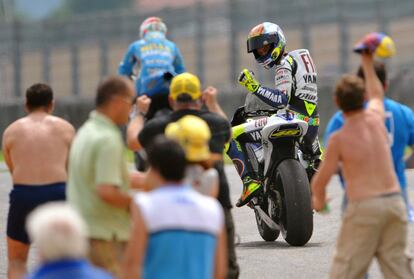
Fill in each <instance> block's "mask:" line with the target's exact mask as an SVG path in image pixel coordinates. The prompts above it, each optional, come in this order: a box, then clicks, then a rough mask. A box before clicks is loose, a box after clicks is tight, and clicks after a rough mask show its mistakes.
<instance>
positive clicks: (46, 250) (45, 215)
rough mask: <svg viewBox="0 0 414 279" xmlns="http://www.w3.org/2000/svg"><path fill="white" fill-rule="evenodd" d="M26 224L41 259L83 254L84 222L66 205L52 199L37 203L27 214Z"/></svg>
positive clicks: (64, 257) (84, 247)
mask: <svg viewBox="0 0 414 279" xmlns="http://www.w3.org/2000/svg"><path fill="white" fill-rule="evenodd" d="M26 226H27V231H28V233H29V236H30V239H31V240H32V242H33V243H35V245H36V247H37V249H38V253H39V255H40V257H41V259H42V261H44V262H50V261H55V260H59V259H79V258H85V257H86V254H87V252H88V242H87V236H86V235H87V234H86V225H85V223H84V221H83V220H82V219H81V217H80V216H79V214H78V213H77V212H76V211H75V210H74V209H73V208H71V207H70V206H69V205H67V204H65V203H63V202H54V203H48V204H45V205H42V206H39V207H38V208H37V209H35V210H34V211H33V212H32V213H31V214H30V215H29V217H28V220H27V223H26Z"/></svg>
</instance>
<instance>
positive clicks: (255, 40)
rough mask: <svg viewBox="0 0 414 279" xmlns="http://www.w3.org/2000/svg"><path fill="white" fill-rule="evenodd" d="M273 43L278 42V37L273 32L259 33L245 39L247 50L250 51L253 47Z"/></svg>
mask: <svg viewBox="0 0 414 279" xmlns="http://www.w3.org/2000/svg"><path fill="white" fill-rule="evenodd" d="M272 43H274V44H275V45H277V44H278V43H279V37H278V36H277V35H275V34H261V35H259V36H254V37H251V38H248V39H247V52H248V53H250V52H252V51H253V50H255V49H258V48H261V47H264V46H266V45H270V44H272Z"/></svg>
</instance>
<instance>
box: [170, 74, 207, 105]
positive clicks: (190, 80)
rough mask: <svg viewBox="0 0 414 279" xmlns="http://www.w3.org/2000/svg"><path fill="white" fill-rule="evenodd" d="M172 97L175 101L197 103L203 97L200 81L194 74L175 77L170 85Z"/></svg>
mask: <svg viewBox="0 0 414 279" xmlns="http://www.w3.org/2000/svg"><path fill="white" fill-rule="evenodd" d="M170 97H171V99H173V100H174V101H176V100H177V99H178V101H195V100H197V99H199V98H200V97H201V85H200V80H199V79H198V77H196V76H195V75H193V74H190V73H182V74H179V75H177V76H175V77H174V78H173V79H172V81H171V85H170Z"/></svg>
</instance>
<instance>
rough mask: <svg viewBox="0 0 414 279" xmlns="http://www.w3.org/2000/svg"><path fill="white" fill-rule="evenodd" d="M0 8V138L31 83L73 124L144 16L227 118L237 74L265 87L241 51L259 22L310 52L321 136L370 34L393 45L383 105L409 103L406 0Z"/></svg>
mask: <svg viewBox="0 0 414 279" xmlns="http://www.w3.org/2000/svg"><path fill="white" fill-rule="evenodd" d="M0 6H1V9H2V10H1V11H2V12H1V17H0V83H1V87H0V130H4V128H5V126H6V125H7V124H8V123H10V122H12V121H13V120H15V119H17V118H18V117H20V116H22V115H23V109H22V107H21V105H20V104H21V100H22V96H23V92H24V89H25V88H27V87H28V86H30V85H31V84H33V83H34V82H37V81H44V82H46V83H49V84H50V85H51V86H52V87H53V88H54V91H55V94H56V98H57V100H58V107H57V110H56V114H57V115H59V116H63V117H64V118H66V119H67V120H69V121H70V122H71V123H73V124H74V125H75V126H76V127H78V126H79V125H80V124H82V122H83V120H84V119H85V118H86V116H87V113H88V112H89V111H90V110H91V108H92V107H93V101H92V99H93V96H94V92H95V87H96V84H97V83H98V81H99V80H101V78H102V77H103V76H106V75H108V74H115V73H116V72H117V67H118V65H119V62H120V60H121V59H122V56H123V54H124V52H125V51H126V48H127V46H128V44H129V43H130V42H131V41H134V40H136V39H138V37H139V24H140V23H141V22H142V21H143V20H144V19H145V18H146V17H148V16H150V15H154V14H156V15H158V16H160V17H161V18H163V20H164V22H165V23H166V24H167V25H168V34H167V35H168V37H169V38H170V39H173V40H174V41H175V42H176V43H177V45H178V47H179V48H180V50H181V52H182V54H183V57H184V60H185V63H186V67H187V70H188V71H190V72H193V73H195V74H197V75H198V76H199V77H200V79H201V81H202V82H203V83H205V84H214V85H215V86H216V87H218V89H219V90H220V91H221V92H223V93H222V94H220V95H221V96H220V101H221V105H222V106H223V109H224V110H225V112H226V113H227V114H228V115H232V113H233V111H234V110H235V109H236V108H237V106H238V105H240V104H241V103H242V102H243V100H244V97H245V94H241V92H240V91H241V90H242V89H241V88H240V87H239V86H237V81H236V77H237V75H238V73H239V72H240V70H241V69H242V68H243V67H247V68H250V69H254V70H255V71H256V72H257V74H258V75H259V76H261V77H267V79H266V80H265V79H264V78H262V79H263V81H264V83H265V84H267V85H271V84H272V82H273V81H272V79H273V77H272V76H271V75H272V73H271V72H270V71H264V70H263V69H260V68H259V67H260V66H259V65H257V64H256V63H255V61H254V59H252V57H250V56H249V55H247V53H246V50H245V49H246V46H245V44H246V41H245V40H246V35H247V31H248V30H249V28H250V27H251V26H254V25H255V24H257V23H259V22H262V21H264V20H268V21H272V22H276V23H277V24H278V25H279V26H281V28H282V29H283V30H284V31H285V34H286V35H287V47H288V50H289V49H296V48H308V49H309V50H310V51H311V53H312V56H313V59H314V61H316V64H317V67H318V69H317V70H318V73H319V77H318V88H319V92H320V94H319V95H320V111H321V112H320V113H321V118H322V121H321V131H322V132H323V130H324V128H325V125H326V122H327V119H328V118H329V117H330V116H331V114H332V113H333V111H334V107H333V106H332V97H331V95H332V92H333V90H332V87H333V84H334V81H335V80H336V79H337V78H338V77H339V75H340V74H342V73H344V72H354V71H355V70H356V65H357V63H358V61H357V57H356V56H353V55H352V54H351V51H350V50H351V48H352V46H353V45H354V44H355V42H356V41H357V40H358V39H359V38H360V37H361V36H362V35H363V34H365V33H367V32H369V31H372V30H378V31H383V32H386V33H387V34H389V35H390V36H391V37H392V38H393V39H394V41H395V43H396V47H397V52H398V55H397V56H396V57H395V58H394V59H392V61H390V62H388V65H387V67H388V69H389V72H390V89H389V90H388V92H389V95H390V97H392V98H393V99H395V100H397V101H400V102H403V103H405V104H408V105H413V102H414V101H412V98H410V94H411V86H410V84H411V83H412V81H413V80H414V72H413V71H412V70H410V67H411V68H412V66H413V65H414V56H413V55H412V49H413V47H414V39H413V37H412V35H411V34H412V32H413V31H414V17H413V15H414V1H412V0H395V1H387V0H312V1H308V0H294V1H283V0H256V1H248V0H170V1H167V0H162V1H161V0H158V1H150V0H106V1H100V0H89V1H82V0H42V1H31V0H2V1H0ZM410 99H411V100H410Z"/></svg>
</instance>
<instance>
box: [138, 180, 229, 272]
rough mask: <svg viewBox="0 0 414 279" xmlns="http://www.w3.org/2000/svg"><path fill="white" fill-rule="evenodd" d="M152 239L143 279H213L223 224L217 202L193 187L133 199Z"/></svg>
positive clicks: (167, 188)
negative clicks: (218, 240)
mask: <svg viewBox="0 0 414 279" xmlns="http://www.w3.org/2000/svg"><path fill="white" fill-rule="evenodd" d="M134 202H135V204H136V205H137V206H138V207H139V209H140V211H141V214H142V216H143V219H144V222H145V225H146V228H147V230H148V234H149V238H148V243H147V249H146V253H145V260H144V268H143V276H142V278H143V279H194V278H197V279H210V278H213V275H214V267H215V252H216V248H217V238H218V235H219V233H220V231H221V229H222V227H223V224H224V217H223V211H222V208H221V206H220V204H219V203H218V201H217V200H215V199H213V198H211V197H207V196H204V195H201V194H199V193H198V192H196V191H195V190H193V189H192V188H191V187H190V186H177V185H172V186H163V187H161V188H158V189H156V190H154V191H151V192H149V193H139V194H137V195H136V196H135V198H134Z"/></svg>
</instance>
